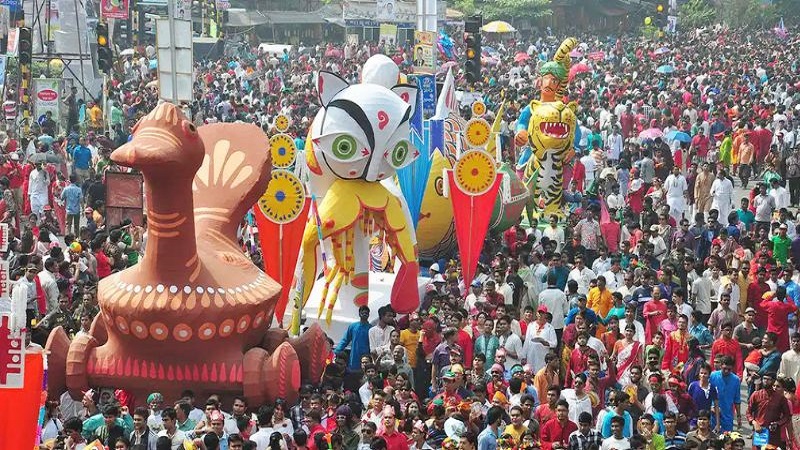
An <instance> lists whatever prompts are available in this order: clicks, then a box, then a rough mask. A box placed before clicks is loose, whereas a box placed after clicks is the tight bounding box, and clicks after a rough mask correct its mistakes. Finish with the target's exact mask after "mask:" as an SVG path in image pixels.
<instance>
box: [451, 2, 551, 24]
mask: <svg viewBox="0 0 800 450" xmlns="http://www.w3.org/2000/svg"><path fill="white" fill-rule="evenodd" d="M549 6H550V0H490V1H475V0H456V1H455V3H454V5H453V7H454V8H455V9H457V10H459V11H461V12H462V13H464V14H465V15H468V16H469V15H472V14H475V13H477V12H482V13H483V20H484V22H489V21H492V20H505V21H507V22H512V23H514V22H519V21H529V20H533V19H538V18H540V17H544V16H549V15H550V14H552V13H553V11H552V10H551V9H550V8H549Z"/></svg>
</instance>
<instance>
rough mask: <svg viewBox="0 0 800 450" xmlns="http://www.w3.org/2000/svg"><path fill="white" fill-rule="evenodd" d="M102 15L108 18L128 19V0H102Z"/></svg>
mask: <svg viewBox="0 0 800 450" xmlns="http://www.w3.org/2000/svg"><path fill="white" fill-rule="evenodd" d="M100 16H101V17H105V18H106V19H123V20H127V19H128V0H100Z"/></svg>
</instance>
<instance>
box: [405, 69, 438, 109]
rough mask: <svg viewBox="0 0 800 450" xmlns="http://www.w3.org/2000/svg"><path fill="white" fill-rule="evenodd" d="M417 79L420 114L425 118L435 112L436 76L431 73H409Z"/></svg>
mask: <svg viewBox="0 0 800 450" xmlns="http://www.w3.org/2000/svg"><path fill="white" fill-rule="evenodd" d="M410 77H413V78H414V79H415V80H416V81H417V87H418V88H419V92H420V95H421V97H422V116H423V117H425V118H426V119H429V118H431V117H433V115H434V114H435V113H436V78H434V75H432V74H426V73H418V74H414V75H410Z"/></svg>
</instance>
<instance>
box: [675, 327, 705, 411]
mask: <svg viewBox="0 0 800 450" xmlns="http://www.w3.org/2000/svg"><path fill="white" fill-rule="evenodd" d="M686 345H687V346H688V347H689V358H688V359H687V360H686V364H684V365H683V370H682V371H681V375H682V376H683V379H684V381H686V383H688V384H692V382H694V381H697V379H698V372H699V371H700V368H701V367H702V366H703V364H705V363H706V355H705V354H704V353H703V350H702V349H701V348H700V341H698V340H697V339H695V338H694V337H692V338H689V339H688V340H687V341H686ZM700 409H703V408H700Z"/></svg>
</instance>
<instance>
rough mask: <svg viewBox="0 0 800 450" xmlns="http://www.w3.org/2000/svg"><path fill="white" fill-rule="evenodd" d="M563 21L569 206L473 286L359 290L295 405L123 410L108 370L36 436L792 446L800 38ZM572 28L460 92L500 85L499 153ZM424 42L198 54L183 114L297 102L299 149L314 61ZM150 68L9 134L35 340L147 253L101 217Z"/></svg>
mask: <svg viewBox="0 0 800 450" xmlns="http://www.w3.org/2000/svg"><path fill="white" fill-rule="evenodd" d="M575 35H576V36H577V38H578V40H579V41H580V42H581V45H580V47H579V48H578V49H577V50H576V52H575V57H574V58H573V65H576V66H577V65H578V64H580V65H582V67H581V70H580V71H576V72H577V73H576V74H575V76H574V79H572V81H571V83H570V85H569V88H568V90H567V97H568V99H569V100H576V101H577V102H578V104H579V109H578V112H577V116H578V121H579V127H580V131H579V138H578V139H577V140H576V145H575V152H576V154H577V156H576V158H574V160H573V161H574V162H573V163H572V164H570V165H568V167H567V168H566V169H565V172H566V177H565V204H564V215H565V217H566V220H562V219H561V218H560V217H557V216H553V217H539V218H538V220H537V219H536V218H530V219H529V220H520V221H519V222H518V223H517V224H516V225H515V226H513V227H512V228H511V229H509V230H508V231H505V232H503V233H492V234H490V235H489V237H488V238H487V240H486V243H485V245H484V248H483V251H482V255H481V263H480V264H479V269H478V275H477V276H476V277H475V279H473V280H464V279H461V277H460V273H461V272H460V262H459V260H458V257H457V255H448V256H450V257H449V258H445V259H442V260H440V261H436V262H429V263H430V266H429V274H430V276H431V283H430V285H429V286H428V287H427V288H426V294H425V296H424V299H423V302H422V305H421V307H420V308H419V310H418V311H417V312H414V313H412V314H409V315H405V316H402V317H398V316H397V314H395V312H394V311H392V309H391V308H390V307H389V306H383V307H380V308H379V309H378V310H377V311H375V312H376V313H377V316H378V320H377V323H373V322H370V320H369V318H370V313H371V312H370V310H369V308H367V307H362V309H361V310H360V311H359V315H360V321H358V322H356V323H353V324H352V325H350V327H349V328H348V330H347V333H346V334H345V336H344V337H343V338H342V339H341V340H340V341H338V342H335V343H334V344H335V346H334V356H333V357H332V361H331V362H330V364H329V365H328V366H327V368H326V370H325V373H324V375H323V378H322V379H321V380H306V381H308V384H304V385H303V386H302V387H301V390H300V401H299V403H298V404H288V403H286V402H283V401H278V402H276V403H274V404H273V403H271V404H265V405H252V404H248V403H247V401H246V399H244V398H236V399H234V400H233V402H232V403H230V404H223V403H221V402H220V399H219V397H218V396H216V395H214V396H211V397H208V398H203V399H196V398H195V395H194V393H193V392H191V391H186V392H184V393H183V395H182V398H180V399H173V398H170V399H165V398H164V397H163V396H162V395H161V394H159V393H157V392H154V393H153V394H152V395H150V396H149V397H148V398H147V402H146V404H143V405H140V404H136V405H134V404H129V401H128V399H127V398H126V397H125V395H124V392H120V391H115V390H114V389H113V388H112V389H109V388H108V387H103V388H100V387H98V388H97V389H95V390H90V391H88V392H86V393H85V394H84V397H83V398H82V399H81V400H79V401H76V400H74V399H72V398H71V397H70V396H69V394H67V393H65V394H64V395H63V396H61V397H60V398H50V399H48V402H47V412H46V417H45V422H44V426H43V432H42V436H41V438H42V446H43V448H52V445H53V444H52V441H53V440H54V439H55V440H56V442H57V443H56V447H58V446H61V447H58V448H66V449H68V450H80V449H82V448H84V447H85V446H86V445H87V443H89V442H91V441H93V440H95V439H99V440H100V441H101V442H102V444H103V445H105V446H106V447H107V448H109V449H117V450H123V449H137V450H141V449H146V450H155V449H162V448H163V449H167V448H171V449H172V450H175V449H178V448H184V445H185V444H184V443H185V442H188V444H186V445H189V446H195V447H196V448H204V449H212V450H213V449H216V448H221V449H223V450H227V449H231V450H233V449H246V448H250V449H258V450H265V449H271V450H278V449H289V448H297V449H301V450H302V449H306V448H308V449H311V450H316V449H318V448H328V449H330V450H334V449H335V450H339V449H346V450H356V449H357V450H366V449H376V450H381V449H386V450H406V449H411V450H422V449H438V448H446V449H455V448H458V449H460V450H476V449H478V450H494V449H496V448H501V449H533V448H538V449H541V450H551V449H555V450H597V449H602V450H627V449H634V450H645V449H646V450H675V449H682V448H687V449H688V448H698V449H700V450H706V449H709V448H715V449H726V450H730V449H742V448H744V446H745V445H746V444H745V443H746V442H747V445H751V442H752V445H754V446H765V445H766V446H770V447H769V448H781V449H788V448H792V449H796V448H798V447H800V440H799V439H798V436H800V399H798V398H797V396H796V395H797V392H798V390H797V389H798V388H797V385H798V381H800V334H799V333H798V332H797V331H796V330H797V322H796V315H797V309H798V304H800V286H798V282H800V271H798V269H800V266H797V267H796V264H800V223H797V222H796V218H795V216H794V215H793V212H794V213H796V212H797V207H798V204H799V203H800V146H798V144H797V132H796V129H797V126H798V125H800V115H798V114H797V113H796V112H797V111H798V110H800V75H799V74H798V70H800V67H798V64H799V63H800V61H799V60H798V56H797V53H796V52H797V49H798V45H797V42H796V41H794V40H792V39H791V37H790V38H789V39H784V38H781V37H779V36H776V35H774V34H773V33H772V32H771V31H768V30H764V31H757V30H748V31H744V30H731V29H726V28H724V27H711V26H710V27H708V28H706V29H697V30H684V31H682V32H681V33H680V34H677V35H670V36H668V37H667V38H665V39H663V40H659V41H652V40H648V39H644V38H640V37H638V36H636V35H620V36H618V37H613V38H611V37H609V38H605V37H602V38H601V37H599V36H598V35H597V34H591V35H590V34H588V33H575ZM561 37H562V36H554V35H550V34H549V33H547V34H546V33H541V34H540V35H534V36H533V37H532V38H527V39H502V40H496V41H493V42H492V41H489V40H488V39H487V40H485V44H484V45H486V46H487V47H491V50H487V52H486V57H485V61H484V62H485V64H484V65H483V76H484V79H483V80H482V81H481V82H479V83H477V84H475V85H473V86H472V88H474V90H475V91H476V92H479V93H481V94H482V99H483V101H484V102H485V103H486V104H487V105H488V106H489V109H490V110H494V109H495V108H496V107H497V106H499V105H500V103H502V102H503V101H505V102H506V108H505V113H504V116H503V117H502V118H501V119H502V128H501V134H502V138H503V139H502V143H503V148H502V154H503V158H504V159H505V161H506V162H509V163H512V164H513V163H515V162H516V161H517V158H518V155H519V154H521V153H522V152H523V151H524V148H523V147H524V141H523V142H517V141H516V140H515V139H514V131H515V129H516V123H515V122H516V119H517V116H518V114H519V112H520V110H521V109H522V108H523V107H524V106H525V105H527V104H528V103H529V101H530V100H531V99H534V98H537V96H538V87H537V80H536V77H537V74H538V68H539V67H540V66H541V64H543V62H545V61H547V60H549V59H550V58H552V56H553V53H554V52H555V49H556V48H557V47H558V45H559V43H560V42H561ZM458 47H459V46H458V45H456V46H455V47H454V49H455V50H454V51H455V52H456V58H458V57H459V53H460V50H458ZM410 48H411V47H410V46H408V45H407V46H405V47H395V46H390V45H386V43H383V42H380V43H369V42H367V43H363V44H360V45H355V44H349V45H343V44H334V43H320V44H317V45H309V46H296V47H294V48H292V50H290V51H287V52H285V53H284V54H282V55H277V54H274V55H270V54H262V55H258V54H257V52H254V53H255V54H256V55H257V56H256V57H254V58H248V57H225V58H222V59H219V60H213V61H198V62H197V64H196V70H195V99H194V101H192V102H188V103H185V104H184V105H183V108H184V111H185V112H186V113H187V116H189V117H191V118H192V120H194V121H195V123H196V124H198V125H201V124H203V123H211V122H216V121H237V120H241V121H247V122H252V123H256V124H258V125H259V126H261V127H262V128H263V129H264V130H265V131H268V132H269V131H271V130H272V125H273V122H274V120H275V118H276V116H277V115H278V114H285V115H287V116H289V117H290V118H291V127H290V130H289V133H291V134H292V135H293V136H294V137H295V138H296V141H297V142H298V145H299V146H302V142H303V141H304V140H305V139H304V138H305V134H306V130H307V128H308V127H309V125H310V123H311V120H312V119H313V117H314V115H315V114H316V112H317V110H318V109H319V102H318V100H317V97H316V92H315V89H314V78H315V77H314V74H315V71H317V70H319V69H323V68H324V69H326V70H331V71H334V72H337V73H339V74H340V75H341V76H343V77H344V78H346V79H348V80H350V81H352V82H357V81H358V74H359V68H360V66H361V64H362V63H363V62H364V61H365V60H366V58H367V57H369V56H370V55H372V54H375V53H378V52H384V53H387V54H388V55H389V56H391V57H393V58H394V59H395V61H396V62H398V65H400V66H401V68H402V69H403V71H404V72H410V71H411V66H412V64H411V63H412V61H411V58H412V56H411V52H410ZM331 50H336V51H331ZM139 54H141V55H144V54H146V51H144V50H142V52H140V53H139ZM520 54H523V55H524V56H519V55H520ZM440 63H445V61H440ZM449 66H450V67H452V68H453V70H454V72H455V74H456V80H457V85H458V86H459V88H462V87H465V86H466V81H465V78H464V73H463V70H462V69H460V68H459V65H458V64H455V65H454V64H450V65H449ZM666 66H668V67H669V69H665V68H664V67H666ZM440 75H443V73H442V74H440ZM154 81H155V73H154V72H153V71H152V70H151V69H150V64H149V58H146V57H141V58H139V57H137V56H134V57H126V58H122V59H121V60H120V61H119V63H118V65H117V68H116V71H115V73H114V75H113V76H112V77H111V81H110V83H111V87H112V89H111V90H110V92H112V93H113V94H114V95H111V96H110V98H109V101H108V103H106V104H105V105H103V104H100V102H95V101H88V102H85V101H84V100H82V99H81V97H82V96H81V95H80V94H79V92H78V90H77V89H76V90H73V91H71V92H70V93H69V94H68V95H67V96H66V98H65V102H66V107H67V110H68V114H67V120H66V122H65V124H63V125H62V129H61V130H59V126H58V125H56V124H54V123H51V122H52V119H51V120H50V121H48V120H44V121H42V123H40V124H36V125H34V126H33V127H32V129H31V133H30V134H29V135H25V136H17V135H15V134H14V133H13V132H11V131H7V132H5V133H4V134H0V148H2V155H0V189H2V194H3V195H2V200H0V217H2V221H3V222H4V223H7V224H8V226H9V228H10V230H11V235H12V240H11V243H10V246H9V250H8V252H7V254H6V255H4V256H5V258H6V259H7V260H8V261H9V264H10V267H11V278H12V279H13V280H14V284H13V289H12V296H15V297H16V298H21V299H24V301H25V304H26V313H27V325H28V327H29V329H30V334H31V337H32V340H33V342H35V343H38V344H40V345H43V343H44V342H45V340H46V338H47V335H48V333H49V331H50V330H52V329H53V328H55V327H56V326H62V327H64V329H65V330H67V332H68V333H69V334H71V335H78V334H81V333H88V332H89V328H90V325H91V323H92V321H93V320H94V319H95V317H96V316H97V314H98V313H99V308H98V304H97V298H96V288H97V283H98V281H99V280H101V279H102V278H104V277H106V276H108V275H109V274H111V273H112V272H114V271H117V270H122V269H124V268H126V267H130V266H133V265H135V264H137V262H138V261H139V259H140V258H141V256H142V255H143V250H144V248H145V246H146V243H147V229H146V227H145V228H142V227H137V226H134V225H132V224H130V223H128V222H123V223H122V224H115V225H114V226H107V224H106V223H105V208H104V205H105V195H106V188H105V186H106V185H105V175H106V173H107V172H108V171H119V170H124V169H123V168H120V167H116V166H115V165H114V163H113V162H112V161H111V160H110V158H109V155H110V152H111V151H112V150H113V149H114V148H116V147H117V146H119V145H121V144H122V143H124V142H126V141H127V140H128V136H129V133H130V130H131V128H132V125H133V124H134V123H135V121H136V120H137V119H138V118H139V117H141V116H142V115H144V114H146V113H147V112H149V110H150V109H151V108H152V107H153V106H154V105H155V104H156V103H157V101H158V92H157V84H155V83H154ZM462 106H464V108H462V110H461V114H462V115H463V116H464V118H465V119H468V118H469V116H470V114H471V113H470V108H469V106H470V105H469V104H467V103H465V104H464V105H462ZM488 118H489V120H491V119H492V118H493V117H492V115H491V113H490V114H489V117H488ZM684 135H685V136H684ZM736 192H746V194H745V195H743V196H742V195H739V197H741V198H736V197H737V195H736ZM606 211H607V212H608V214H605V212H606ZM540 221H541V222H542V223H541V225H540V224H539V222H540ZM545 222H547V223H545ZM609 225H611V226H609ZM601 230H602V231H601ZM248 250H249V249H248ZM256 252H257V250H256ZM252 256H253V258H254V260H255V259H258V258H257V257H258V255H257V254H254V255H252ZM187 448H189V447H187Z"/></svg>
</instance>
